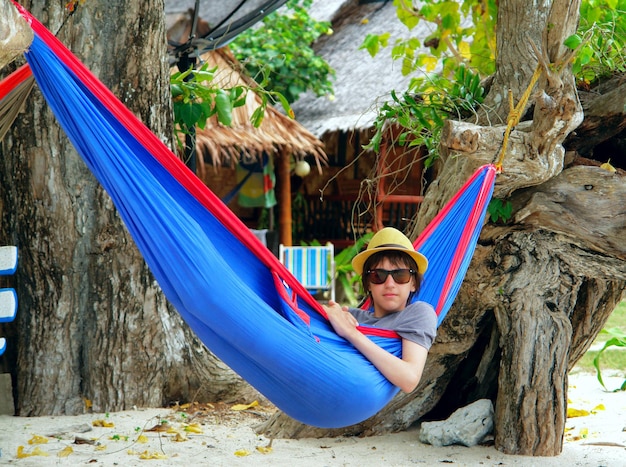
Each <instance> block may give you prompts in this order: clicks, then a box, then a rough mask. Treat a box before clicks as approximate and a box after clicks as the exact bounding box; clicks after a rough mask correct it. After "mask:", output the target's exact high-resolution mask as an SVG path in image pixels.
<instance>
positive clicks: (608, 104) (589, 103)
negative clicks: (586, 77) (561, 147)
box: [565, 73, 626, 163]
mask: <svg viewBox="0 0 626 467" xmlns="http://www.w3.org/2000/svg"><path fill="white" fill-rule="evenodd" d="M580 100H581V103H582V106H583V110H584V111H585V120H584V121H583V122H582V123H581V125H580V126H579V127H578V128H576V131H574V132H573V133H572V134H571V135H569V137H568V138H567V140H566V143H565V144H566V145H567V148H568V149H569V150H570V151H576V152H577V153H579V154H581V155H582V156H591V155H592V153H593V152H594V148H596V147H597V146H598V145H599V144H601V143H603V142H605V141H607V140H608V139H610V138H613V137H615V136H618V135H619V134H620V133H622V132H623V131H624V130H626V73H620V74H618V75H615V76H613V77H611V79H609V80H607V81H606V82H605V83H602V84H601V85H600V86H598V87H597V88H594V89H593V90H592V91H584V92H581V93H580ZM595 156H596V157H597V158H605V159H608V158H612V160H615V159H616V158H619V157H621V162H622V163H626V156H624V155H623V154H622V155H621V156H619V155H613V154H595ZM612 156H616V157H612Z"/></svg>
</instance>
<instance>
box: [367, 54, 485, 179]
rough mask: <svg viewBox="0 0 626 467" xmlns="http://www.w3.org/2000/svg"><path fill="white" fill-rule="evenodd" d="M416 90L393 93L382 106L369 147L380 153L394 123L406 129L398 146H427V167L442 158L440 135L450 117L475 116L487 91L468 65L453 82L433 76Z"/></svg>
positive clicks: (457, 70) (460, 68)
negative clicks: (440, 156)
mask: <svg viewBox="0 0 626 467" xmlns="http://www.w3.org/2000/svg"><path fill="white" fill-rule="evenodd" d="M414 85H415V86H416V87H415V88H414V89H413V90H411V91H407V92H405V93H403V94H402V95H401V96H398V95H397V93H396V92H395V91H392V92H391V98H392V101H391V102H386V103H385V104H383V106H382V107H381V109H380V111H379V113H378V117H377V118H376V121H375V122H374V126H375V128H376V133H375V134H374V136H373V137H372V139H371V141H370V143H369V147H371V148H372V149H374V150H375V151H378V150H379V149H380V143H381V141H382V138H383V134H384V130H385V128H386V125H387V124H389V123H394V124H397V125H399V126H400V127H402V128H403V131H402V132H401V133H400V135H399V137H398V139H399V141H398V143H399V144H401V145H404V144H408V146H409V147H412V146H425V147H426V149H427V150H428V158H427V160H426V161H425V163H424V164H425V167H426V168H428V167H430V166H431V165H432V163H433V161H434V160H435V159H436V158H437V156H438V149H437V144H438V142H439V134H440V132H441V129H442V127H443V123H444V120H445V119H446V118H451V117H456V118H463V117H467V116H469V115H471V113H472V112H473V111H474V109H475V108H476V106H478V105H479V104H480V103H481V102H482V101H483V99H484V88H483V87H482V86H481V84H480V79H479V76H478V75H477V74H475V73H472V72H471V71H470V70H469V69H467V68H466V67H465V66H460V67H459V68H457V69H456V73H455V75H454V77H453V79H451V80H449V79H447V78H445V77H443V76H440V75H437V76H433V78H432V80H430V81H421V82H419V83H418V82H415V83H414Z"/></svg>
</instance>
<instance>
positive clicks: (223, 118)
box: [215, 89, 233, 126]
mask: <svg viewBox="0 0 626 467" xmlns="http://www.w3.org/2000/svg"><path fill="white" fill-rule="evenodd" d="M215 107H216V108H217V119H218V121H219V122H220V123H221V124H222V125H226V126H230V124H231V123H232V120H233V108H232V105H231V102H230V99H229V97H228V94H227V93H226V91H224V90H222V89H220V90H218V91H217V94H216V95H215Z"/></svg>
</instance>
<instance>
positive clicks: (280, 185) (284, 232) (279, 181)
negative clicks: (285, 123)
mask: <svg viewBox="0 0 626 467" xmlns="http://www.w3.org/2000/svg"><path fill="white" fill-rule="evenodd" d="M290 159H291V158H290V155H289V154H287V153H286V152H285V151H283V152H281V154H280V157H279V158H278V164H277V165H278V170H277V173H276V185H277V186H276V188H277V191H278V212H279V217H278V239H279V241H280V243H282V244H283V245H285V246H292V245H293V238H292V236H291V222H292V219H291V177H290V174H289V173H290V170H289V162H290Z"/></svg>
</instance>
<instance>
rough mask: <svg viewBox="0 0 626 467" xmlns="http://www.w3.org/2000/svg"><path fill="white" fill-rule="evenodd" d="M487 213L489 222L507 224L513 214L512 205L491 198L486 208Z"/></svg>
mask: <svg viewBox="0 0 626 467" xmlns="http://www.w3.org/2000/svg"><path fill="white" fill-rule="evenodd" d="M487 212H488V213H489V219H490V220H491V222H494V223H495V222H498V221H499V220H501V221H502V222H507V221H508V220H509V219H510V218H511V215H512V214H513V205H512V204H511V202H510V201H504V200H501V199H498V198H493V199H492V200H491V201H490V202H489V206H487Z"/></svg>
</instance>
